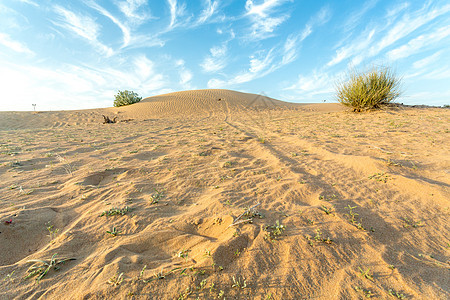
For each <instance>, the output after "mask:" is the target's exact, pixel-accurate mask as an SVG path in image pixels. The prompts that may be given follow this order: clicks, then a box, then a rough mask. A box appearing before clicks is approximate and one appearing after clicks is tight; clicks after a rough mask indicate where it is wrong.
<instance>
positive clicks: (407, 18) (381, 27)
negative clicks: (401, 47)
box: [327, 5, 450, 67]
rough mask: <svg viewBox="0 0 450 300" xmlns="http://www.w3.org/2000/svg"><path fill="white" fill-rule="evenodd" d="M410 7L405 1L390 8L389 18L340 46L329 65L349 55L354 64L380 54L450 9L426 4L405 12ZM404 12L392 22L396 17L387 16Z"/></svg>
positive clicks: (445, 6)
mask: <svg viewBox="0 0 450 300" xmlns="http://www.w3.org/2000/svg"><path fill="white" fill-rule="evenodd" d="M407 7H408V6H407V5H403V6H400V7H395V8H394V9H393V10H390V11H388V12H387V14H386V18H385V19H382V22H383V23H379V24H378V25H373V26H371V28H369V27H367V28H366V30H365V32H363V33H362V34H360V36H359V37H358V38H356V39H354V41H353V42H350V43H345V46H342V47H340V48H338V50H337V51H336V54H335V56H334V57H333V58H332V59H331V60H330V61H329V62H328V64H327V66H329V67H331V66H333V65H336V64H338V63H340V62H342V61H343V60H345V59H347V58H351V64H353V65H357V64H359V63H361V62H363V61H364V60H365V59H367V58H371V57H374V56H376V55H379V54H380V53H381V52H382V51H384V50H385V49H386V48H388V47H390V46H392V45H394V44H395V43H397V42H399V41H400V40H402V39H404V38H406V37H407V36H409V35H410V34H411V33H413V32H414V31H416V30H417V29H419V28H421V27H423V26H424V25H426V24H428V23H430V22H431V21H433V20H435V19H436V18H438V17H440V16H442V15H444V14H446V13H448V12H449V11H450V5H444V6H441V7H434V8H430V6H429V5H425V6H424V7H423V8H421V9H419V10H417V11H414V12H405V10H406V8H407ZM401 12H404V14H403V15H402V16H401V17H399V18H397V19H398V20H395V21H394V23H391V22H392V21H391V20H390V19H388V17H387V16H391V19H392V16H393V14H394V15H399V14H400V13H401ZM386 20H388V21H386Z"/></svg>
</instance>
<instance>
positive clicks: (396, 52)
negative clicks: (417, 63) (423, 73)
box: [387, 25, 450, 60]
mask: <svg viewBox="0 0 450 300" xmlns="http://www.w3.org/2000/svg"><path fill="white" fill-rule="evenodd" d="M448 36H450V25H449V26H445V27H441V28H439V29H437V30H436V31H435V32H432V33H428V34H422V35H419V36H418V37H416V38H414V39H412V40H410V41H409V42H408V43H407V44H405V45H402V46H401V47H398V48H396V49H393V50H391V51H389V52H388V53H387V56H388V58H389V59H391V60H397V59H400V58H405V57H408V56H410V55H412V54H415V53H417V52H419V51H420V50H421V49H422V48H423V47H426V46H430V45H432V44H434V43H436V42H439V41H440V40H442V39H444V38H446V37H448Z"/></svg>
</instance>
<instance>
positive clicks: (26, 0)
mask: <svg viewBox="0 0 450 300" xmlns="http://www.w3.org/2000/svg"><path fill="white" fill-rule="evenodd" d="M18 1H19V2H22V3H26V4H29V5H33V6H35V7H39V5H38V4H37V3H36V2H34V1H31V0H18Z"/></svg>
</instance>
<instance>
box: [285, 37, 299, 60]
mask: <svg viewBox="0 0 450 300" xmlns="http://www.w3.org/2000/svg"><path fill="white" fill-rule="evenodd" d="M297 44H298V36H292V35H290V36H289V37H288V38H287V39H286V41H285V42H284V47H283V48H284V49H283V50H284V53H283V59H282V62H281V63H282V64H283V65H286V64H289V63H291V62H293V61H294V60H295V59H296V58H297Z"/></svg>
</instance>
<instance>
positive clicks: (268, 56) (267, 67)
mask: <svg viewBox="0 0 450 300" xmlns="http://www.w3.org/2000/svg"><path fill="white" fill-rule="evenodd" d="M265 52H266V51H260V52H258V53H255V54H253V55H251V56H250V61H249V65H250V66H249V68H248V70H247V71H244V72H241V73H239V74H238V75H236V76H233V77H232V78H231V79H228V80H221V79H217V78H213V79H211V80H209V81H208V87H209V88H223V87H228V86H234V85H238V84H241V83H245V82H249V81H252V80H255V79H257V78H261V77H264V76H266V75H267V74H270V73H271V72H273V71H275V70H276V69H277V68H278V67H279V66H276V65H273V64H272V62H273V59H274V48H272V49H271V50H270V51H269V52H267V53H265Z"/></svg>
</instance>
